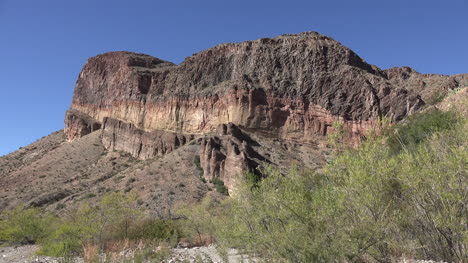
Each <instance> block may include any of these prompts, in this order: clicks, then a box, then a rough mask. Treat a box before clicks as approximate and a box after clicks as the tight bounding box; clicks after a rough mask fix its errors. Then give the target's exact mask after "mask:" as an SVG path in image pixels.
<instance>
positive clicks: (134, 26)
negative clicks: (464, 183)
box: [0, 0, 468, 155]
mask: <svg viewBox="0 0 468 263" xmlns="http://www.w3.org/2000/svg"><path fill="white" fill-rule="evenodd" d="M303 31H318V32H320V33H322V34H326V35H328V36H331V37H333V38H334V39H336V40H338V41H339V42H341V43H343V44H344V45H346V46H348V47H349V48H351V49H353V50H354V51H355V52H356V53H357V54H359V55H360V56H361V57H362V58H364V59H365V60H366V61H367V62H369V63H371V64H375V65H377V66H379V67H381V68H384V69H385V68H389V67H393V66H411V67H413V68H415V69H416V70H417V71H419V72H422V73H440V74H457V73H468V0H391V1H378V0H377V1H376V0H342V1H336V0H321V1H313V0H309V1H298V0H282V1H275V0H265V1H263V0H261V1H256V0H249V1H245V0H231V1H227V0H185V1H182V0H165V1H159V0H153V1H150V0H147V1H143V0H141V1H140V0H132V1H130V0H128V1H119V0H75V1H71V0H69V1H67V0H43V1H39V0H30V1H24V0H0V125H1V126H0V155H3V154H6V153H8V152H11V151H14V150H16V149H18V148H19V147H20V146H25V145H27V144H29V143H31V142H33V141H35V140H37V139H39V138H41V137H42V136H45V135H48V134H49V133H51V132H53V131H56V130H60V129H62V128H63V117H64V113H65V111H66V110H67V108H68V107H69V105H70V103H71V97H72V94H73V88H74V85H75V81H76V78H77V76H78V74H79V72H80V70H81V68H82V66H83V65H84V63H85V62H86V60H87V59H88V58H89V57H91V56H94V55H96V54H100V53H103V52H107V51H116V50H129V51H135V52H140V53H146V54H149V55H153V56H156V57H159V58H162V59H165V60H169V61H172V62H174V63H180V62H181V61H182V60H183V59H184V58H185V57H187V56H189V55H191V54H193V53H196V52H198V51H201V50H204V49H206V48H209V47H212V46H214V45H216V44H219V43H224V42H240V41H244V40H252V39H257V38H261V37H274V36H277V35H281V34H285V33H299V32H303Z"/></svg>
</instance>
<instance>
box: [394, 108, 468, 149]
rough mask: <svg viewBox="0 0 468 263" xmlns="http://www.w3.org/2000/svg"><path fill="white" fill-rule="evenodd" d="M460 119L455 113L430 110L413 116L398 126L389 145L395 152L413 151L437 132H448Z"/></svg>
mask: <svg viewBox="0 0 468 263" xmlns="http://www.w3.org/2000/svg"><path fill="white" fill-rule="evenodd" d="M460 121H461V119H460V117H459V116H458V115H457V114H456V113H454V112H450V111H448V112H443V111H439V110H435V109H434V110H430V111H428V112H424V113H417V114H413V115H412V116H410V117H409V118H408V120H406V121H405V122H403V123H401V124H399V125H397V126H396V127H395V129H394V130H393V131H394V132H393V134H391V135H390V136H389V137H388V142H387V143H388V145H389V147H390V149H391V150H392V151H393V152H396V153H398V152H400V151H401V150H412V149H414V148H415V147H416V146H417V145H418V144H419V143H421V142H423V141H424V140H426V139H427V138H430V137H431V135H432V134H434V133H436V132H441V131H446V130H448V129H451V128H453V127H454V126H455V125H456V123H458V122H460Z"/></svg>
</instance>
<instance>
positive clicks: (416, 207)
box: [0, 111, 468, 262]
mask: <svg viewBox="0 0 468 263" xmlns="http://www.w3.org/2000/svg"><path fill="white" fill-rule="evenodd" d="M467 128H468V125H467V122H466V119H464V118H461V117H458V116H457V115H456V114H455V113H451V112H447V113H444V112H439V111H427V112H426V113H421V114H418V115H414V116H413V117H412V118H410V119H409V120H408V121H407V122H405V123H403V124H401V125H398V126H397V127H394V128H393V129H392V130H389V131H387V133H386V135H385V136H382V137H373V136H370V137H372V138H369V139H368V140H367V141H366V142H364V143H363V144H362V145H361V146H360V147H359V148H357V149H343V150H342V151H341V152H340V153H339V154H338V155H337V156H336V157H335V159H334V160H333V161H332V162H331V163H329V164H328V165H327V166H326V167H325V168H324V169H322V170H321V171H317V172H313V171H303V170H301V169H300V168H298V167H295V168H292V169H291V170H290V172H289V173H288V174H287V175H283V174H281V173H280V172H279V171H278V170H276V169H274V168H272V167H269V166H266V167H265V171H264V173H265V174H267V175H268V176H267V178H265V179H263V180H260V181H257V180H254V178H253V177H252V176H249V175H247V176H246V180H245V182H244V183H243V184H241V185H240V186H239V188H238V189H237V190H236V191H235V192H234V193H233V195H232V197H231V198H228V199H226V200H225V201H224V202H221V203H215V201H214V200H211V199H206V200H204V201H203V202H201V203H200V204H199V205H196V206H193V205H192V206H189V207H185V208H182V209H180V210H179V213H180V215H182V216H183V217H184V218H185V219H184V220H177V221H165V220H159V219H154V218H150V217H148V216H145V215H144V214H143V213H142V211H141V210H139V209H137V208H136V207H137V206H136V205H135V201H136V196H135V194H134V193H133V192H129V193H125V194H120V193H109V194H107V195H106V196H105V197H104V198H103V199H101V200H100V201H99V202H98V203H91V202H88V203H85V204H84V205H82V206H80V208H78V209H75V210H71V211H69V212H68V213H67V215H66V216H65V217H62V218H57V217H55V216H53V215H51V214H47V213H44V212H42V211H40V210H39V209H37V208H28V209H26V208H24V207H18V208H16V209H14V210H12V211H8V212H4V213H2V219H1V221H0V239H1V240H8V241H9V242H12V243H32V242H36V243H39V244H40V245H42V249H41V253H43V254H47V255H54V256H65V257H66V256H69V255H78V254H85V255H86V254H87V253H88V254H89V251H91V250H92V248H93V249H94V250H95V251H97V252H96V253H94V254H93V255H96V254H99V253H101V252H106V251H109V250H110V247H112V246H113V245H112V244H116V243H118V242H121V241H122V240H127V241H129V240H130V241H132V242H134V243H135V242H137V241H138V240H145V242H147V243H149V244H155V246H157V245H159V244H161V242H163V243H165V244H167V246H175V245H176V244H177V242H180V241H183V240H188V241H189V242H190V243H192V244H206V243H210V242H213V241H214V240H216V242H217V243H218V244H219V245H220V246H221V247H225V248H229V247H235V248H239V249H242V250H243V251H244V252H245V253H247V254H251V255H253V256H256V257H259V258H263V259H265V260H267V261H285V262H344V261H346V262H374V261H377V262H388V261H392V260H394V259H395V258H399V257H402V256H404V257H407V258H419V259H433V260H445V261H450V262H452V261H454V262H463V261H465V260H467V256H468V254H467V249H468V248H467V243H468V228H467V221H466V220H467V218H468V204H467V202H468V201H467V200H468V185H467V181H468V180H467V179H468V171H467V160H468V140H467V138H468V134H467V133H468V129H467ZM44 215H45V216H44ZM164 255H166V254H164ZM144 257H147V258H148V257H153V258H158V259H159V258H160V257H161V254H157V253H155V252H151V251H148V253H147V254H145V256H144ZM88 258H91V257H90V256H88Z"/></svg>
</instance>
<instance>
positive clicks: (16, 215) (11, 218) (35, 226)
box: [0, 205, 56, 244]
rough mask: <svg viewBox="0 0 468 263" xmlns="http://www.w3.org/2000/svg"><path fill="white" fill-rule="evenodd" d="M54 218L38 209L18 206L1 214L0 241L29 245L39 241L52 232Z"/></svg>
mask: <svg viewBox="0 0 468 263" xmlns="http://www.w3.org/2000/svg"><path fill="white" fill-rule="evenodd" d="M55 221H56V218H55V217H54V216H53V215H52V214H50V213H47V212H43V211H41V210H40V209H39V208H34V207H33V208H25V207H24V206H22V205H21V206H18V207H16V208H14V209H12V210H10V211H6V212H4V213H2V215H1V219H0V240H4V241H7V242H8V243H10V244H31V243H36V242H38V241H41V240H42V239H43V238H45V237H46V236H47V234H48V232H50V231H52V228H53V227H54V222H55Z"/></svg>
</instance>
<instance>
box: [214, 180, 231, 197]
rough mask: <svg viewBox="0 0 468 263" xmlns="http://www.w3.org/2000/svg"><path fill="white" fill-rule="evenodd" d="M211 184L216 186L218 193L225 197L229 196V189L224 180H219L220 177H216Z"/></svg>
mask: <svg viewBox="0 0 468 263" xmlns="http://www.w3.org/2000/svg"><path fill="white" fill-rule="evenodd" d="M211 182H212V183H213V184H214V186H215V189H216V191H218V192H219V193H221V194H223V195H229V192H228V189H227V187H226V186H225V185H224V182H223V180H221V179H219V178H218V177H214V178H213V180H212V181H211Z"/></svg>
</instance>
